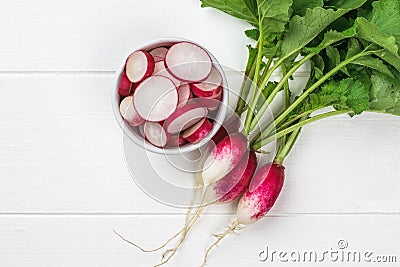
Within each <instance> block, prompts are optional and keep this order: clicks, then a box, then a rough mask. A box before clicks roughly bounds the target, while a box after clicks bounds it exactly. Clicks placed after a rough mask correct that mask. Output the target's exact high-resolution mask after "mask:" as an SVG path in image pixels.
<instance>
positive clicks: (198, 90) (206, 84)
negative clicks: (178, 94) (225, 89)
mask: <svg viewBox="0 0 400 267" xmlns="http://www.w3.org/2000/svg"><path fill="white" fill-rule="evenodd" d="M221 85H222V75H221V73H220V72H219V71H218V70H217V69H216V68H214V67H213V68H212V69H211V72H210V75H209V76H208V78H207V79H206V80H205V81H203V82H201V83H192V84H191V87H192V92H193V94H195V95H197V96H198V97H210V96H213V95H216V94H218V93H219V92H221V90H222V88H221Z"/></svg>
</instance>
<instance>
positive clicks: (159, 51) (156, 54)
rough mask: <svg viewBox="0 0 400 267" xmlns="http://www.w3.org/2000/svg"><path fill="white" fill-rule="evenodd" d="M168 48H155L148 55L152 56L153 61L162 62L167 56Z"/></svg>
mask: <svg viewBox="0 0 400 267" xmlns="http://www.w3.org/2000/svg"><path fill="white" fill-rule="evenodd" d="M167 51H168V48H165V47H157V48H154V49H153V50H151V51H150V55H152V56H153V58H154V60H155V61H162V60H164V58H165V55H166V54H167Z"/></svg>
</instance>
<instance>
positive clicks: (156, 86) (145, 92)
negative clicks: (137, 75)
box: [133, 76, 178, 122]
mask: <svg viewBox="0 0 400 267" xmlns="http://www.w3.org/2000/svg"><path fill="white" fill-rule="evenodd" d="M133 104H134V106H135V109H136V111H137V113H138V114H139V115H140V116H141V117H142V118H144V119H146V120H148V121H152V122H157V121H163V120H165V119H166V118H168V117H169V116H170V115H171V114H173V113H174V112H175V110H176V107H177V105H178V92H177V91H176V87H175V85H174V83H173V82H172V81H171V80H170V79H168V78H166V77H163V76H151V77H149V78H147V79H145V80H144V81H142V82H141V83H140V84H139V85H138V87H137V88H136V90H135V93H134V95H133Z"/></svg>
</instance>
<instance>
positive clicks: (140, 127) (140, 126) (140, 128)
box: [139, 124, 146, 138]
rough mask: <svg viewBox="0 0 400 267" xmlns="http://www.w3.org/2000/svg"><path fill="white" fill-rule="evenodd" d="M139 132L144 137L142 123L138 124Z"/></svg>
mask: <svg viewBox="0 0 400 267" xmlns="http://www.w3.org/2000/svg"><path fill="white" fill-rule="evenodd" d="M139 133H140V134H141V135H142V136H143V138H146V135H145V134H144V124H140V125H139Z"/></svg>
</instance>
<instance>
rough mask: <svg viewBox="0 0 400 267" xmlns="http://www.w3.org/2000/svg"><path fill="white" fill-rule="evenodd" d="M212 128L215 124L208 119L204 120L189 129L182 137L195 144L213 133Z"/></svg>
mask: <svg viewBox="0 0 400 267" xmlns="http://www.w3.org/2000/svg"><path fill="white" fill-rule="evenodd" d="M212 128H213V124H212V123H211V122H210V121H209V120H208V119H207V118H203V119H202V120H200V121H199V122H197V123H196V124H195V125H193V126H192V127H190V128H189V129H187V130H186V131H185V132H184V133H183V135H182V137H183V138H185V139H186V140H187V141H189V142H190V143H192V144H195V143H198V142H200V141H201V140H203V139H204V138H205V137H206V136H207V135H208V134H209V133H210V132H211V130H212Z"/></svg>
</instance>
